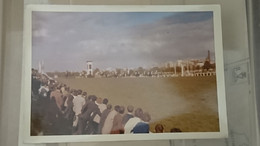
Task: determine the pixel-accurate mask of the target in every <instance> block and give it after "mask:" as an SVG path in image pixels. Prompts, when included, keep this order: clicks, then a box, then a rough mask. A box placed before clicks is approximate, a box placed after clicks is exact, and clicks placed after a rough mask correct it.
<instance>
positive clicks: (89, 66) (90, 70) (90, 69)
mask: <svg viewBox="0 0 260 146" xmlns="http://www.w3.org/2000/svg"><path fill="white" fill-rule="evenodd" d="M87 75H92V76H93V62H92V61H87Z"/></svg>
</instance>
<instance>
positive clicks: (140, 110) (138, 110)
mask: <svg viewBox="0 0 260 146" xmlns="http://www.w3.org/2000/svg"><path fill="white" fill-rule="evenodd" d="M142 115H143V110H142V109H141V108H137V109H136V110H135V116H136V117H138V118H141V117H142Z"/></svg>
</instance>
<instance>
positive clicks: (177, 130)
mask: <svg viewBox="0 0 260 146" xmlns="http://www.w3.org/2000/svg"><path fill="white" fill-rule="evenodd" d="M171 132H182V131H181V129H179V128H172V129H171Z"/></svg>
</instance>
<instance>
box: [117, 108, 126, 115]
mask: <svg viewBox="0 0 260 146" xmlns="http://www.w3.org/2000/svg"><path fill="white" fill-rule="evenodd" d="M118 112H119V113H120V114H124V112H125V107H124V106H120V108H119V111H118Z"/></svg>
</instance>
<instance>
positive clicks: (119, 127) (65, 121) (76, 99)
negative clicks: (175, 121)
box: [31, 69, 181, 136]
mask: <svg viewBox="0 0 260 146" xmlns="http://www.w3.org/2000/svg"><path fill="white" fill-rule="evenodd" d="M31 81H32V86H31V87H32V88H31V91H32V92H31V95H32V98H31V135H32V136H36V135H81V134H130V133H149V132H150V127H149V122H150V120H151V116H150V114H149V113H148V112H144V111H143V110H142V108H135V107H134V106H133V105H128V106H127V107H124V106H122V105H114V107H113V106H112V105H111V104H110V103H109V100H108V99H107V98H100V97H96V96H95V95H88V94H87V92H85V91H82V90H81V89H71V88H70V87H69V86H67V85H65V84H62V83H59V82H57V81H55V80H52V79H51V78H50V77H48V76H47V75H45V74H40V73H38V71H37V70H34V69H32V78H31ZM155 131H156V132H158V133H161V132H164V127H163V125H161V124H157V125H156V126H155ZM171 132H181V130H180V129H178V128H173V129H172V131H171Z"/></svg>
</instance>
